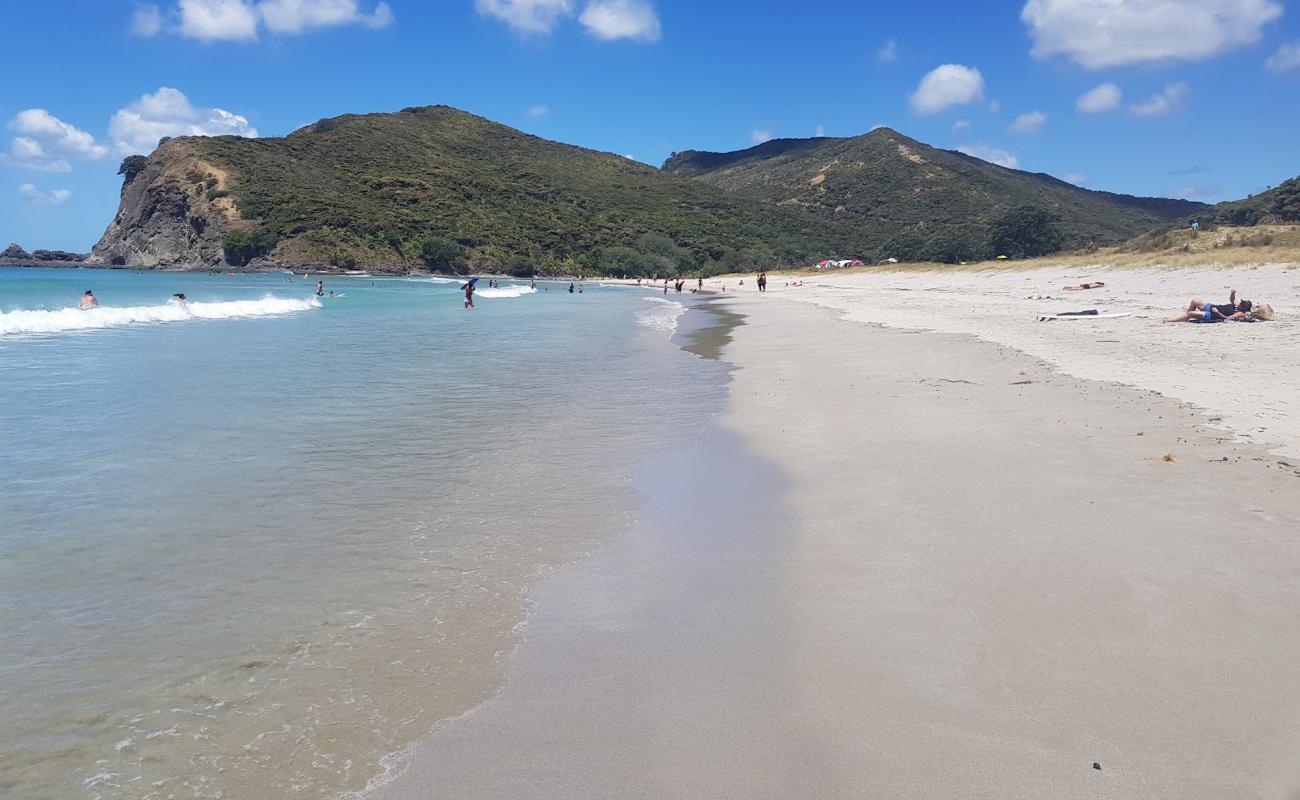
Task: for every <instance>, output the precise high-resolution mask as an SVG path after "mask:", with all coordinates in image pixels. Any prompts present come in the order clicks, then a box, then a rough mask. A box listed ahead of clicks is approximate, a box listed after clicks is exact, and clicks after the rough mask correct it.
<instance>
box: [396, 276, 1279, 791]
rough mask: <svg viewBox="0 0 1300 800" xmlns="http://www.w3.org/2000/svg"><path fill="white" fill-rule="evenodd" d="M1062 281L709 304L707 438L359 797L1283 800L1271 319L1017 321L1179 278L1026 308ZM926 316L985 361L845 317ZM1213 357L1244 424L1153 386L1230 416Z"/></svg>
mask: <svg viewBox="0 0 1300 800" xmlns="http://www.w3.org/2000/svg"><path fill="white" fill-rule="evenodd" d="M1261 273H1262V274H1272V276H1273V279H1274V281H1275V282H1276V283H1277V284H1278V285H1276V286H1268V287H1266V289H1272V290H1273V291H1267V290H1265V291H1256V290H1255V288H1254V286H1256V285H1261V284H1250V285H1247V284H1245V282H1244V281H1243V282H1242V283H1241V284H1240V285H1239V288H1241V289H1242V290H1243V292H1244V294H1245V296H1246V297H1251V298H1252V299H1253V297H1255V296H1258V297H1260V298H1261V299H1265V298H1267V300H1268V302H1271V303H1273V304H1274V305H1275V306H1278V307H1281V308H1285V307H1286V306H1287V305H1288V304H1289V301H1287V300H1275V299H1274V298H1278V297H1281V289H1282V288H1283V287H1282V286H1281V283H1282V282H1284V281H1285V280H1286V278H1287V273H1285V272H1283V271H1281V270H1277V271H1276V272H1275V273H1268V272H1265V271H1261ZM1062 277H1065V279H1066V280H1070V279H1071V278H1074V277H1075V276H1059V275H1056V274H1054V273H1042V274H1038V275H1033V276H1030V275H1026V274H1019V275H1010V274H1009V275H1006V276H1000V277H999V278H997V280H998V281H1005V282H1006V283H1005V284H1003V285H1002V286H1001V287H1000V288H998V287H995V286H994V285H993V284H986V283H981V279H980V278H977V277H971V278H970V280H969V282H965V281H964V280H963V281H962V282H961V283H954V284H950V285H947V286H935V288H933V289H931V290H929V291H918V290H916V288H917V287H916V285H915V284H913V283H910V281H916V280H920V279H919V278H915V277H912V278H909V277H906V276H901V275H888V276H878V277H877V276H872V277H866V276H852V277H843V278H837V279H826V280H819V281H817V283H816V285H814V284H813V282H812V281H810V282H809V284H808V286H806V287H803V288H801V289H791V290H789V291H788V292H786V291H784V287H781V286H780V284H781V283H783V281H774V283H776V284H777V285H776V286H774V287H773V288H774V291H773V292H771V293H770V294H769V296H766V297H760V296H758V295H757V293H756V292H753V291H752V289H751V290H750V291H747V292H745V293H744V294H743V295H742V294H739V293H737V292H735V291H734V290H733V291H729V292H728V297H726V298H724V299H723V300H722V302H723V303H725V304H726V306H727V307H728V308H731V309H733V310H736V311H739V312H740V313H743V314H744V315H746V317H747V319H746V322H745V324H744V325H743V326H742V327H741V328H739V329H738V330H737V331H736V332H735V334H734V341H732V342H731V343H730V344H728V345H726V346H725V348H724V349H723V356H724V357H725V358H727V359H728V360H730V361H732V362H734V363H735V364H736V365H737V366H738V370H737V372H736V373H735V379H734V383H733V384H732V387H731V404H730V410H729V412H728V414H727V415H726V417H725V419H723V420H722V421H721V424H722V428H723V430H721V431H718V432H717V433H715V434H713V435H712V436H713V438H712V439H709V438H706V440H705V441H703V442H702V443H701V444H700V445H699V448H702V451H701V452H688V453H685V454H681V455H679V456H678V457H677V458H676V459H674V460H671V461H670V462H668V463H667V464H660V465H659V466H658V467H657V468H656V470H655V471H654V474H656V475H658V477H657V479H654V480H650V481H648V482H646V481H644V480H643V481H642V484H641V488H642V491H644V492H647V493H648V494H649V500H650V502H649V505H648V509H649V511H648V512H647V516H646V518H645V519H643V520H642V523H641V524H639V525H637V526H635V527H634V529H633V530H632V531H631V532H630V533H628V534H626V535H625V536H624V537H623V538H622V539H621V540H620V541H619V542H618V543H617V544H615V545H614V546H613V547H611V548H609V549H607V550H605V551H603V552H601V553H598V554H596V555H595V556H593V557H592V558H589V559H587V560H586V561H583V562H581V563H579V564H577V565H574V566H573V567H571V568H569V569H566V570H563V571H561V572H559V573H557V574H555V575H554V576H553V577H552V578H550V579H548V580H547V581H546V582H545V583H544V584H543V585H542V586H540V587H539V588H538V590H537V591H536V592H535V593H534V599H535V600H536V603H537V614H536V617H535V619H534V621H533V622H532V623H531V624H530V625H529V626H528V628H527V629H526V631H525V641H524V642H523V644H522V645H521V647H520V648H519V651H518V653H517V657H516V658H515V659H514V661H513V662H512V664H511V666H510V667H509V669H508V673H509V677H508V679H507V683H506V686H505V688H504V690H503V691H502V692H501V693H500V694H499V695H498V696H497V697H496V698H495V699H494V700H492V701H491V702H489V703H487V704H485V705H484V706H482V707H480V708H479V709H477V710H475V711H474V712H472V713H471V714H468V715H466V716H465V717H463V718H461V719H458V720H456V721H453V722H451V723H449V724H447V725H446V726H444V727H443V728H441V729H440V730H439V731H437V732H436V733H435V734H434V735H433V736H431V737H430V738H428V739H427V740H425V741H424V742H422V743H420V744H418V745H417V746H416V747H414V748H413V749H412V750H411V752H410V753H409V754H408V755H407V757H406V758H405V759H404V761H403V762H402V765H401V766H400V767H399V768H398V769H397V770H395V772H394V774H393V775H392V776H390V777H391V778H392V780H391V781H390V782H388V783H387V785H385V786H382V787H379V788H377V789H376V790H375V791H373V792H372V793H371V795H372V796H373V797H378V798H382V799H383V800H390V799H391V798H411V799H414V798H434V797H457V798H498V797H514V798H593V799H594V798H608V797H629V798H695V797H711V798H738V799H739V798H745V799H746V800H751V799H752V798H773V799H774V800H775V798H789V797H797V796H803V797H819V798H862V797H894V798H950V797H963V798H989V799H990V800H992V799H993V798H998V799H999V800H1005V799H1007V798H1026V799H1028V798H1035V799H1037V798H1117V799H1118V798H1179V800H1189V799H1190V800H1196V799H1200V798H1204V800H1211V799H1214V800H1219V799H1221V798H1225V797H1233V798H1261V800H1262V799H1263V798H1269V799H1270V800H1276V799H1277V798H1292V797H1296V796H1297V792H1300V761H1297V759H1296V753H1297V752H1300V722H1297V720H1300V680H1297V679H1296V677H1295V669H1294V664H1295V660H1296V654H1297V652H1300V612H1298V611H1297V609H1300V541H1298V540H1297V538H1296V531H1297V530H1300V475H1297V470H1298V469H1300V466H1296V465H1293V463H1292V462H1287V461H1286V459H1285V457H1282V456H1278V455H1276V454H1270V453H1268V451H1267V450H1268V448H1269V447H1277V446H1279V445H1281V446H1282V447H1284V448H1285V447H1287V446H1288V444H1287V442H1286V441H1284V439H1285V437H1284V436H1283V435H1282V434H1284V433H1285V432H1286V431H1288V430H1294V425H1295V424H1296V422H1295V420H1294V418H1293V417H1291V416H1290V415H1289V413H1288V410H1287V406H1285V405H1282V404H1281V401H1284V400H1289V399H1291V398H1293V397H1295V395H1294V394H1291V395H1287V394H1285V392H1283V391H1281V389H1282V386H1280V385H1269V384H1267V382H1264V383H1263V384H1262V385H1261V386H1260V387H1259V388H1257V389H1252V388H1251V387H1252V386H1254V385H1255V383H1254V382H1256V381H1258V380H1259V375H1260V371H1261V370H1266V369H1272V368H1276V370H1277V373H1276V374H1277V375H1278V376H1279V378H1278V380H1279V381H1282V380H1292V381H1293V380H1294V376H1287V375H1285V374H1284V373H1285V363H1286V362H1282V363H1275V364H1272V365H1269V364H1267V363H1266V362H1267V358H1266V357H1264V356H1262V355H1261V353H1262V352H1270V353H1277V354H1279V355H1281V354H1284V353H1285V348H1284V347H1283V346H1282V345H1281V344H1279V343H1277V342H1276V341H1273V340H1269V339H1268V338H1267V337H1270V336H1274V337H1281V336H1284V335H1285V336H1291V337H1294V335H1295V334H1294V333H1292V331H1293V330H1294V329H1292V328H1290V327H1289V323H1285V322H1282V323H1266V324H1263V325H1241V326H1239V327H1229V326H1226V325H1220V326H1204V327H1200V326H1193V325H1188V326H1186V327H1185V328H1175V327H1173V326H1163V327H1162V326H1159V325H1155V324H1153V323H1152V321H1151V319H1146V318H1138V319H1116V320H1106V321H1102V320H1097V321H1091V322H1077V323H1075V322H1071V323H1051V324H1043V325H1041V326H1040V327H1041V329H1042V330H1039V329H1038V328H1036V327H1035V324H1034V323H1032V322H1031V321H1029V320H1028V319H1025V318H1030V317H1032V315H1034V314H1037V313H1040V312H1041V311H1042V310H1046V309H1049V308H1051V309H1056V308H1059V309H1060V310H1065V309H1066V308H1070V307H1074V306H1101V305H1104V306H1108V307H1111V308H1113V307H1114V306H1117V305H1120V303H1121V300H1125V299H1126V298H1131V297H1133V296H1134V294H1135V293H1138V292H1148V293H1149V295H1145V296H1144V297H1146V299H1143V300H1142V301H1141V303H1140V305H1142V306H1143V308H1142V309H1141V312H1142V313H1144V314H1148V315H1150V316H1151V317H1156V316H1158V315H1159V314H1158V313H1157V311H1156V309H1157V308H1159V307H1161V306H1162V305H1164V304H1165V300H1164V298H1165V296H1166V295H1165V294H1160V292H1161V291H1164V292H1166V293H1167V295H1168V297H1169V298H1170V302H1173V299H1172V298H1174V297H1177V296H1178V294H1177V292H1178V288H1179V287H1178V286H1175V285H1174V284H1175V283H1178V284H1180V285H1181V284H1182V283H1184V282H1185V283H1195V282H1196V281H1194V280H1190V279H1189V278H1191V277H1192V276H1189V275H1186V274H1184V275H1182V276H1181V277H1182V278H1183V279H1184V280H1183V281H1175V280H1174V278H1175V277H1176V276H1168V277H1166V276H1162V275H1160V274H1158V273H1152V274H1150V275H1141V276H1132V277H1131V276H1128V275H1127V274H1125V275H1122V276H1121V275H1106V276H1104V277H1102V278H1101V279H1102V280H1105V281H1106V283H1107V284H1108V287H1107V289H1108V291H1107V292H1106V293H1104V294H1098V295H1088V296H1086V297H1081V298H1080V299H1079V300H1078V301H1076V300H1075V299H1074V298H1073V296H1067V299H1066V300H1064V301H1062V302H1060V303H1059V305H1057V304H1056V303H1055V301H1052V302H1051V303H1046V302H1044V303H1038V302H1034V301H1023V300H1017V299H1016V296H1017V295H1028V294H1032V293H1040V292H1044V291H1045V290H1050V288H1051V286H1053V285H1055V284H1056V283H1058V282H1060V283H1061V285H1064V282H1063V281H1060V278H1062ZM1087 277H1096V276H1087ZM1232 277H1233V278H1237V277H1239V276H1236V275H1234V276H1232ZM933 279H934V280H935V282H936V284H937V283H938V279H937V277H935V278H933ZM945 280H949V281H952V280H953V279H952V278H951V277H947V278H945ZM1207 280H1208V278H1206V277H1205V276H1200V280H1199V282H1200V284H1201V285H1202V286H1204V284H1205V283H1206V282H1207ZM1166 281H1167V283H1166ZM1071 282H1075V281H1071ZM1020 283H1024V284H1025V286H1024V287H1021V286H1020V285H1019V284H1020ZM1261 283H1262V282H1261ZM1162 285H1163V290H1162V289H1161V288H1160V287H1161V286H1162ZM1112 286H1114V288H1113V289H1112V288H1111V287H1112ZM1135 287H1141V288H1135ZM1215 288H1216V287H1214V286H1210V287H1207V290H1206V291H1205V292H1203V293H1208V290H1214V289H1215ZM777 289H780V290H777ZM909 289H910V290H911V291H909ZM1291 291H1294V288H1292V289H1291ZM1275 292H1276V293H1275ZM1224 293H1225V294H1226V291H1225V292H1224ZM1270 295H1271V296H1270ZM791 298H796V299H800V300H805V301H809V302H805V303H793V302H788V300H789V299H791ZM913 298H920V299H918V300H913ZM1103 298H1109V299H1105V300H1104V302H1103ZM1184 300H1185V298H1184ZM1135 303H1136V301H1133V300H1128V301H1127V304H1128V306H1129V307H1132V306H1134V305H1135ZM818 306H821V307H818ZM1148 307H1149V308H1148ZM917 309H923V310H922V311H918V310H917ZM999 309H1000V314H999V313H998V310H999ZM926 311H928V313H931V314H934V315H936V316H937V317H938V319H939V320H940V322H941V325H938V326H925V327H945V328H946V327H962V326H966V327H971V328H974V329H975V330H974V331H973V332H977V333H981V336H979V337H973V336H970V335H966V333H965V331H951V332H950V331H946V330H945V331H944V332H935V331H914V330H895V329H890V328H882V327H878V326H874V325H867V324H862V322H860V321H859V320H860V319H869V320H870V321H873V322H889V323H890V324H893V325H897V326H899V327H907V328H915V327H922V323H923V321H924V320H923V318H924V316H925V313H926ZM908 313H910V314H912V316H911V317H908V316H906V314H908ZM846 317H847V318H846ZM1115 323H1120V324H1115ZM981 325H982V326H983V328H980V327H979V326H981ZM1103 325H1104V326H1106V327H1102V326H1103ZM984 334H987V335H986V336H985V335H984ZM995 335H1002V336H1004V337H1012V336H1016V337H1019V338H1020V340H1023V349H1024V350H1025V351H1026V352H1030V353H1032V355H1026V354H1025V353H1024V352H1019V351H1018V350H1017V349H1012V348H1011V347H1007V346H1005V345H1004V344H999V343H996V342H994V341H992V340H993V339H994V338H995ZM1214 336H1220V337H1224V338H1222V339H1216V340H1212V341H1213V342H1214V343H1213V344H1212V345H1210V344H1205V343H1206V342H1209V341H1211V339H1210V338H1209V337H1214ZM1054 337H1060V338H1054ZM1193 337H1197V338H1193ZM985 339H987V340H985ZM1099 339H1106V340H1116V342H1114V343H1112V342H1098V341H1097V340H1099ZM1291 341H1292V342H1294V338H1292V339H1291ZM1260 342H1263V344H1260ZM1103 346H1104V347H1106V348H1107V349H1106V350H1105V352H1106V353H1113V354H1115V356H1114V357H1112V358H1104V357H1102V356H1101V353H1100V351H1097V350H1096V348H1098V347H1103ZM1072 353H1077V354H1080V355H1079V357H1077V358H1074V357H1072V356H1071V354H1072ZM1053 357H1054V358H1053ZM1176 357H1178V358H1181V360H1176ZM1147 358H1150V359H1152V360H1156V361H1160V362H1162V363H1160V364H1158V365H1157V368H1156V369H1153V370H1147V371H1144V363H1145V360H1146V359H1147ZM1292 358H1294V356H1292ZM1054 359H1055V360H1054ZM1058 360H1059V362H1061V363H1060V364H1059V366H1058ZM1221 361H1222V362H1223V363H1220V362H1221ZM1066 362H1068V363H1066ZM1234 365H1235V366H1236V368H1237V369H1240V370H1242V371H1243V375H1242V378H1241V381H1240V382H1241V383H1242V384H1243V386H1244V387H1245V389H1244V390H1243V391H1255V392H1256V394H1254V395H1252V397H1254V398H1256V403H1255V404H1256V405H1257V404H1258V402H1260V401H1261V400H1263V401H1268V402H1269V403H1270V405H1269V411H1270V414H1271V415H1272V416H1269V417H1267V420H1268V423H1269V424H1268V425H1267V426H1265V425H1262V424H1261V425H1259V426H1257V427H1265V430H1264V431H1258V430H1243V431H1242V436H1241V437H1239V438H1237V437H1234V436H1233V435H1232V434H1228V433H1225V432H1224V431H1220V430H1215V429H1211V428H1207V427H1206V426H1205V425H1204V424H1203V423H1204V422H1205V421H1206V420H1205V416H1204V412H1203V411H1202V410H1201V409H1199V408H1195V407H1192V406H1190V405H1187V404H1186V403H1184V402H1180V400H1181V398H1180V399H1175V398H1174V397H1172V396H1165V397H1162V396H1160V395H1159V394H1157V393H1155V392H1154V391H1153V390H1155V389H1157V388H1159V387H1157V386H1156V385H1154V384H1155V382H1157V381H1162V382H1168V383H1169V384H1170V386H1182V387H1185V390H1186V391H1187V392H1188V393H1192V392H1199V393H1200V395H1198V397H1199V399H1200V401H1201V402H1200V404H1201V405H1202V406H1203V407H1204V408H1206V409H1211V408H1215V406H1216V405H1217V406H1218V407H1220V409H1221V411H1220V412H1219V413H1223V414H1224V415H1225V419H1224V422H1225V423H1238V424H1239V421H1240V420H1241V419H1245V418H1246V417H1247V416H1249V414H1250V409H1251V407H1252V403H1249V402H1244V401H1242V402H1238V401H1239V400H1241V397H1240V396H1238V395H1234V393H1233V390H1232V388H1231V386H1235V384H1236V382H1237V377H1236V375H1235V373H1234ZM1202 366H1204V367H1205V368H1206V369H1212V370H1213V374H1215V375H1222V376H1224V380H1225V381H1230V382H1232V384H1231V386H1229V388H1228V389H1226V390H1224V391H1219V392H1216V391H1215V388H1214V386H1213V384H1212V382H1211V381H1209V380H1205V379H1202V378H1201V377H1199V376H1198V373H1199V372H1201V371H1203V370H1202V369H1201V367H1202ZM1088 370H1095V371H1097V372H1099V373H1104V374H1099V375H1097V376H1096V377H1098V378H1101V380H1084V379H1082V377H1076V375H1080V374H1081V373H1084V372H1087V371H1088ZM1267 374H1274V373H1272V372H1269V373H1267ZM1151 376H1154V377H1151ZM1121 377H1127V378H1128V379H1129V380H1128V381H1122V380H1120V378H1121ZM1139 379H1140V380H1139ZM1148 381H1149V382H1148ZM1126 384H1127V385H1126ZM1264 389H1267V391H1264ZM1275 389H1276V390H1278V391H1277V392H1276V393H1274V390H1275ZM1162 392H1163V393H1165V394H1168V395H1172V392H1171V391H1165V390H1163V389H1162ZM1187 399H1191V398H1187ZM1228 409H1232V410H1233V411H1234V413H1235V416H1233V417H1232V418H1231V419H1229V418H1228V417H1227V414H1228ZM1263 418H1264V417H1262V416H1261V419H1263ZM736 435H738V437H739V438H738V440H737V441H736V442H732V440H731V439H728V438H727V437H733V438H734V437H735V436H736ZM1247 435H1253V436H1254V437H1255V438H1257V439H1259V440H1261V441H1262V442H1263V443H1262V444H1252V443H1249V442H1246V441H1244V439H1245V438H1246V436H1247ZM1290 444H1291V445H1294V440H1291V443H1290ZM1094 763H1095V764H1096V765H1097V767H1099V769H1098V768H1094Z"/></svg>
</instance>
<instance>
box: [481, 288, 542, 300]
mask: <svg viewBox="0 0 1300 800" xmlns="http://www.w3.org/2000/svg"><path fill="white" fill-rule="evenodd" d="M536 293H537V290H536V289H534V288H532V287H531V286H501V287H499V288H496V289H493V288H492V287H490V286H489V287H487V288H486V289H475V290H474V296H475V297H495V298H502V297H523V296H524V295H526V294H536Z"/></svg>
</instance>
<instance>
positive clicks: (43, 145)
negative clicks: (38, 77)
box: [0, 108, 108, 172]
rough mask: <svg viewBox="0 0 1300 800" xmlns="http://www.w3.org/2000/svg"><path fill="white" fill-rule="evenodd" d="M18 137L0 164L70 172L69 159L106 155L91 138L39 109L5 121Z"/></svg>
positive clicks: (0, 160) (90, 158)
mask: <svg viewBox="0 0 1300 800" xmlns="http://www.w3.org/2000/svg"><path fill="white" fill-rule="evenodd" d="M9 130H11V131H13V132H14V133H16V134H18V135H17V136H15V137H14V139H13V141H12V142H10V144H9V152H8V153H0V164H7V165H9V166H14V167H22V168H24V169H34V170H39V171H42V172H70V171H71V170H72V163H71V159H89V160H94V159H97V158H103V157H104V156H105V155H107V154H108V148H107V147H105V146H103V145H101V144H99V143H97V142H96V141H95V137H93V136H91V135H90V134H89V133H86V132H85V131H83V130H81V129H79V128H77V127H75V126H72V125H69V124H68V123H66V122H64V121H63V120H61V119H59V118H58V117H56V116H54V115H53V114H51V113H50V112H48V111H46V110H45V109H43V108H29V109H27V110H25V111H20V112H18V115H17V116H16V117H14V118H13V119H12V120H10V121H9Z"/></svg>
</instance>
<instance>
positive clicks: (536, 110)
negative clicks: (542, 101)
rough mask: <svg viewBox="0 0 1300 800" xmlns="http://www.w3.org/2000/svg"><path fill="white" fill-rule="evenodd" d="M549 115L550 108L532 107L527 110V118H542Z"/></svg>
mask: <svg viewBox="0 0 1300 800" xmlns="http://www.w3.org/2000/svg"><path fill="white" fill-rule="evenodd" d="M549 113H551V107H550V106H533V107H532V108H530V109H528V116H530V117H544V116H546V115H547V114H549Z"/></svg>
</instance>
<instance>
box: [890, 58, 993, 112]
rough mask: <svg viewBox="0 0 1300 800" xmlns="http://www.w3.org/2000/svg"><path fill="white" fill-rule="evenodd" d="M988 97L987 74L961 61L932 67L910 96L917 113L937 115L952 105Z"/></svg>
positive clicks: (913, 108) (909, 99) (909, 100)
mask: <svg viewBox="0 0 1300 800" xmlns="http://www.w3.org/2000/svg"><path fill="white" fill-rule="evenodd" d="M983 96H984V76H982V75H980V71H979V70H977V69H973V68H971V67H966V66H962V65H961V64H944V65H942V66H939V67H935V68H934V69H932V70H930V72H929V74H927V75H926V76H925V77H924V78H922V79H921V84H920V85H919V86H917V87H916V91H915V92H913V93H912V95H911V96H910V97H909V98H908V102H910V103H911V104H912V111H914V112H916V113H917V114H936V113H938V112H940V111H942V110H944V109H945V108H948V107H950V106H959V105H965V104H966V103H972V102H974V101H976V100H979V99H981V98H982V97H983Z"/></svg>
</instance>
